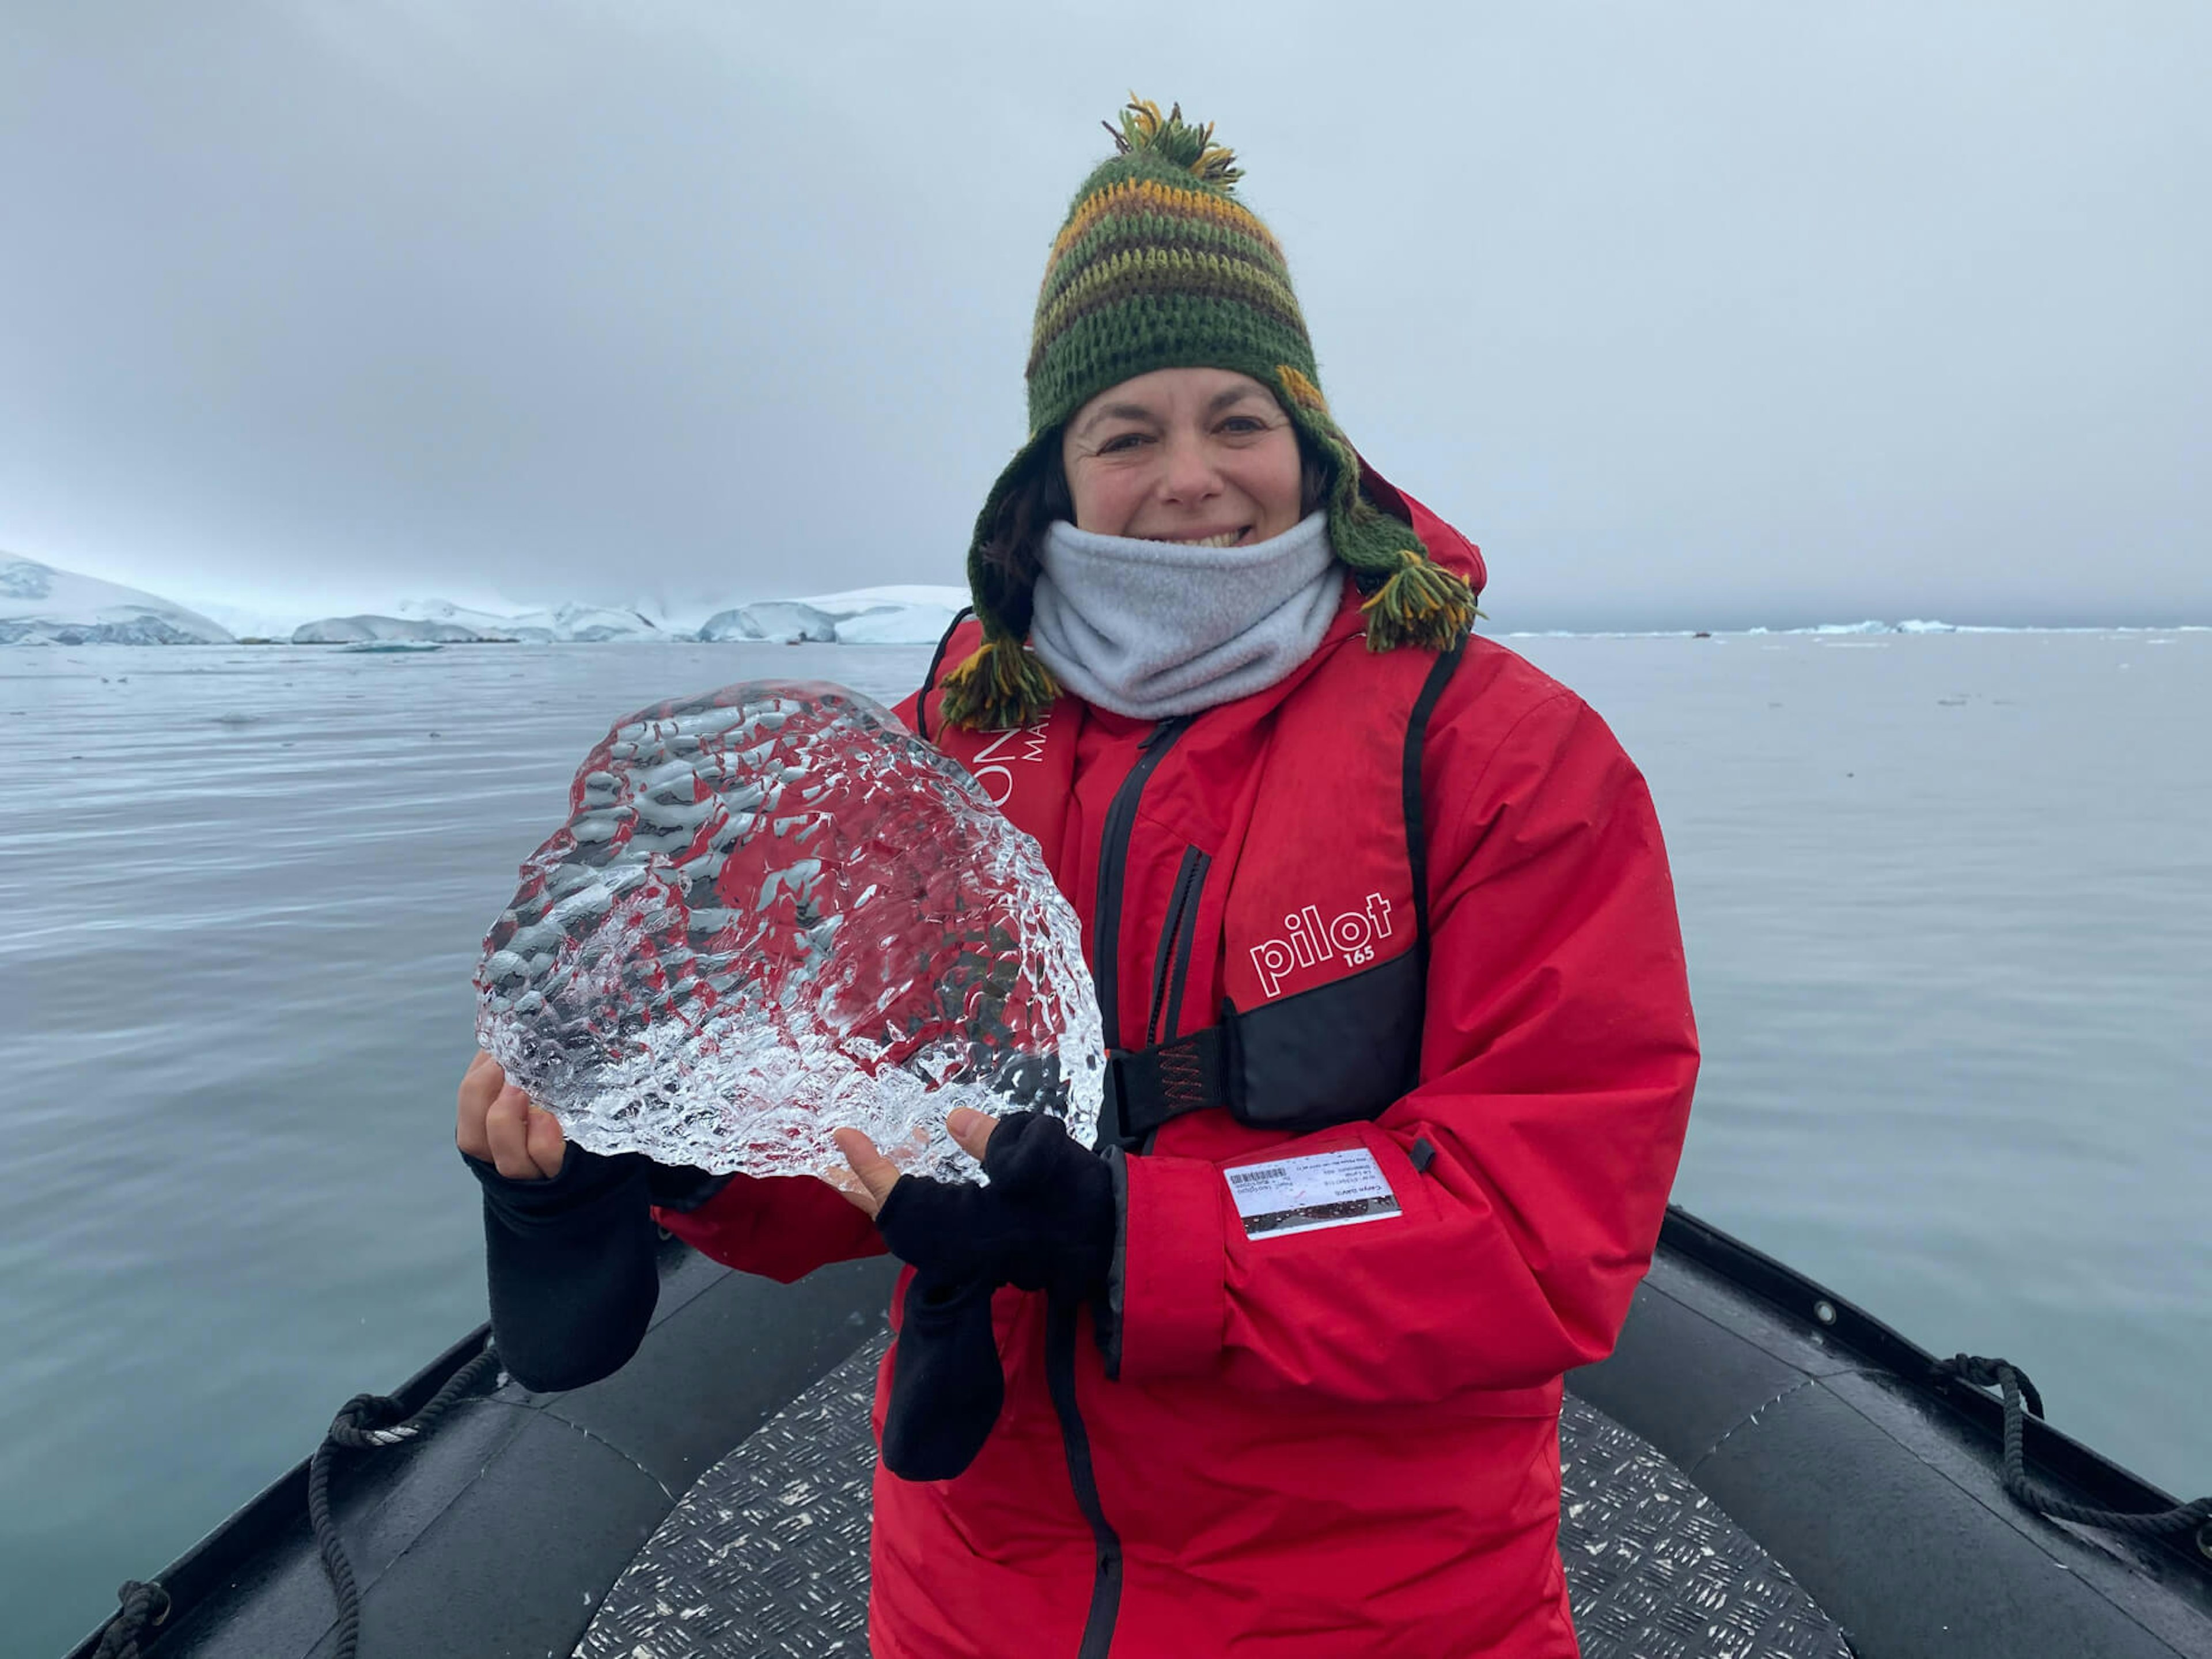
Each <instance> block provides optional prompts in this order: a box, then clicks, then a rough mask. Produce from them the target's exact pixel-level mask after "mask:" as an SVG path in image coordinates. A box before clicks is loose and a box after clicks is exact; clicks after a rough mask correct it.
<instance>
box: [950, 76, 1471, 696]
mask: <svg viewBox="0 0 2212 1659" xmlns="http://www.w3.org/2000/svg"><path fill="white" fill-rule="evenodd" d="M1107 130H1108V131H1109V132H1111V133H1112V134H1113V136H1114V143H1115V149H1116V151H1117V154H1115V155H1114V156H1112V157H1111V158H1110V159H1109V160H1108V161H1104V162H1103V163H1102V164H1101V165H1100V166H1099V167H1097V168H1096V169H1095V170H1094V171H1093V172H1092V173H1091V176H1090V177H1089V178H1088V179H1085V180H1084V181H1083V187H1082V188H1081V189H1080V190H1079V191H1076V193H1075V200H1074V202H1073V204H1072V205H1071V206H1070V207H1069V209H1068V210H1067V218H1066V222H1064V223H1063V224H1062V225H1061V226H1060V234H1059V235H1058V236H1057V237H1055V238H1054V241H1053V245H1052V252H1051V255H1050V257H1049V258H1048V259H1047V261H1046V263H1045V272H1044V283H1043V285H1042V288H1041V289H1039V290H1038V294H1037V311H1036V330H1035V332H1034V335H1033V337H1032V339H1031V343H1030V361H1029V402H1030V436H1029V441H1028V442H1027V443H1026V444H1024V446H1023V447H1022V448H1021V449H1020V450H1019V451H1018V453H1016V455H1015V456H1014V459H1013V460H1012V462H1011V463H1010V464H1009V465H1007V467H1006V471H1004V472H1002V473H1000V476H999V481H998V483H995V484H994V485H993V486H992V489H991V494H990V495H989V497H988V499H987V500H986V501H985V502H984V503H983V510H982V512H981V513H980V514H979V515H978V516H977V518H976V521H975V538H974V540H973V541H972V542H971V543H970V544H969V553H968V580H969V587H970V589H971V591H972V592H973V594H974V596H975V614H976V616H977V617H978V618H979V619H980V620H981V623H982V625H983V645H982V648H981V650H979V651H977V652H976V653H975V655H973V656H971V657H970V658H969V659H968V660H967V661H966V662H963V663H962V664H960V665H958V666H957V667H956V668H955V669H953V670H952V671H951V672H950V673H949V674H947V675H946V676H945V703H944V708H945V718H946V719H947V720H951V721H952V722H953V723H954V724H956V725H960V726H982V727H986V728H989V729H1002V728H1006V727H1009V726H1023V725H1026V724H1028V723H1029V722H1030V720H1034V719H1036V717H1037V716H1038V715H1040V714H1042V713H1043V712H1044V710H1045V708H1047V707H1048V706H1049V704H1050V703H1051V702H1052V700H1053V698H1054V696H1057V695H1058V688H1057V687H1055V686H1054V684H1053V680H1052V676H1051V675H1050V674H1049V673H1048V672H1047V671H1046V669H1045V667H1044V665H1042V663H1040V662H1039V661H1037V659H1036V657H1035V656H1034V655H1032V654H1031V653H1029V652H1028V651H1026V650H1024V648H1023V646H1024V640H1025V639H1026V637H1027V635H1028V633H1029V623H1030V595H1029V592H1027V590H1026V589H1017V588H1015V587H1014V586H1012V583H1011V582H1010V581H1009V580H1008V579H1007V578H1006V576H1005V575H1004V574H1003V573H1001V572H1000V571H998V570H996V569H995V568H991V567H989V566H987V564H986V563H985V562H984V561H983V558H982V550H983V547H984V544H985V543H986V541H987V538H988V537H989V535H990V533H991V530H992V527H993V525H994V521H995V520H996V518H997V516H998V513H999V510H1000V505H1001V503H1002V502H1003V501H1004V500H1005V498H1006V494H1007V492H1008V491H1009V490H1010V489H1012V488H1014V486H1015V485H1016V483H1018V481H1019V480H1020V479H1022V478H1023V477H1025V476H1026V475H1027V473H1028V471H1029V469H1030V466H1031V465H1033V464H1034V463H1035V462H1036V459H1037V457H1038V455H1039V453H1040V452H1041V451H1042V449H1043V447H1045V446H1046V445H1048V444H1056V443H1058V442H1059V441H1060V428H1062V427H1063V426H1065V425H1066V422H1067V420H1068V418H1069V417H1070V416H1073V414H1074V413H1075V412H1076V411H1077V410H1079V409H1081V408H1082V407H1083V405H1084V404H1086V403H1088V402H1089V401H1090V400H1091V398H1095V397H1097V395H1098V394H1099V393H1100V392H1103V391H1105V390H1106V389H1107V388H1108V387H1109V386H1119V385H1120V384H1121V382H1122V381H1124V380H1133V379H1134V378H1135V377H1136V376H1138V375H1139V374H1151V373H1152V371H1153V370H1154V369H1160V368H1225V369H1231V370H1233V371H1235V372H1236V373H1237V374H1248V375H1249V376H1250V377H1251V378H1252V379H1254V380H1257V381H1259V382H1260V383H1261V385H1262V386H1267V387H1268V388H1269V389H1270V390H1272V391H1273V392H1274V394H1275V397H1276V398H1277V400H1278V401H1279V403H1281V404H1282V406H1283V409H1284V410H1285V413H1287V414H1288V415H1289V416H1290V418H1291V423H1292V425H1294V426H1295V427H1296V428H1297V430H1298V433H1299V435H1300V437H1301V438H1302V439H1303V440H1304V443H1305V445H1306V447H1307V448H1308V451H1309V453H1310V454H1312V455H1315V456H1317V457H1318V458H1320V459H1322V462H1323V463H1324V464H1325V465H1326V468H1327V471H1328V482H1327V483H1326V485H1325V492H1324V498H1323V499H1324V501H1325V504H1326V506H1327V507H1328V533H1329V544H1330V545H1331V547H1333V548H1334V550H1335V553H1336V556H1337V557H1338V558H1339V559H1340V560H1341V561H1342V562H1344V563H1345V564H1346V565H1348V566H1350V567H1351V568H1352V572H1353V573H1354V574H1355V576H1356V577H1357V578H1358V582H1359V586H1360V589H1361V591H1362V592H1364V593H1365V594H1366V595H1367V599H1366V605H1365V609H1366V611H1367V643H1368V647H1369V648H1370V650H1376V651H1388V650H1391V649H1393V648H1395V647H1398V646H1401V645H1419V646H1423V647H1427V648H1429V649H1431V650H1443V649H1449V647H1451V646H1453V645H1455V644H1457V643H1458V642H1459V641H1461V640H1462V639H1464V638H1465V637H1466V636H1467V633H1468V629H1469V628H1470V627H1472V626H1473V623H1474V615H1475V611H1474V592H1473V590H1472V589H1471V588H1469V587H1468V584H1467V583H1466V581H1465V580H1462V578H1461V577H1460V576H1458V575H1457V574H1455V573H1453V572H1451V571H1449V570H1446V569H1444V568H1442V567H1441V566H1438V565H1437V564H1434V563H1432V562H1431V561H1430V559H1429V556H1428V551H1427V550H1426V549H1425V548H1424V547H1423V546H1422V545H1421V541H1420V538H1419V537H1418V536H1416V535H1415V534H1414V533H1413V529H1412V527H1411V526H1408V525H1407V524H1406V523H1404V522H1403V521H1402V520H1399V519H1395V518H1393V517H1391V516H1390V515H1389V514H1388V513H1384V512H1383V510H1382V509H1381V508H1379V507H1376V506H1375V504H1374V503H1373V502H1371V501H1369V500H1368V499H1367V497H1366V496H1365V495H1364V494H1362V493H1361V491H1360V489H1359V463H1358V458H1357V457H1356V456H1355V455H1354V454H1353V453H1352V445H1351V443H1350V442H1349V441H1347V440H1346V437H1345V435H1344V434H1343V433H1342V432H1341V431H1340V430H1339V429H1338V428H1337V424H1336V422H1335V421H1334V419H1333V418H1332V417H1331V416H1330V415H1329V412H1328V402H1327V400H1326V399H1324V398H1322V392H1321V376H1320V371H1319V370H1318V369H1317V368H1316V366H1315V363H1314V354H1313V342H1312V341H1311V340H1310V339H1309V338H1308V337H1307V336H1306V325H1305V319H1304V315H1303V314H1302V313H1300V312H1299V310H1298V301H1297V295H1296V294H1294V293H1293V292H1292V291H1291V274H1290V270H1289V268H1288V267H1287V266H1286V265H1285V263H1284V260H1283V250H1282V248H1281V246H1279V244H1278V243H1277V242H1276V240H1275V239H1274V236H1273V234H1271V233H1270V232H1269V231H1268V229H1267V226H1266V225H1265V224H1263V223H1262V222H1261V220H1260V217H1259V216H1258V215H1257V214H1255V213H1254V212H1253V211H1252V210H1250V209H1249V208H1248V207H1246V206H1245V205H1244V204H1243V203H1242V202H1240V201H1238V200H1237V195H1236V189H1237V179H1240V178H1242V177H1243V173H1242V172H1241V170H1240V169H1239V168H1238V167H1237V165H1236V157H1235V155H1233V154H1232V153H1231V151H1229V150H1227V149H1223V148H1221V147H1220V146H1219V145H1217V144H1216V143H1213V128H1212V125H1211V124H1208V125H1206V126H1202V127H1200V126H1193V125H1189V124H1188V122H1186V121H1185V120H1184V119H1183V118H1182V106H1180V105H1178V106H1175V107H1174V108H1172V109H1170V111H1169V112H1168V113H1167V114H1166V115H1164V116H1163V115H1162V114H1161V113H1160V111H1159V106H1158V105H1157V104H1152V103H1147V102H1146V101H1144V100H1141V99H1137V98H1134V97H1133V98H1132V99H1131V101H1130V103H1129V105H1128V106H1127V108H1126V109H1124V110H1123V111H1122V112H1121V125H1120V126H1119V128H1118V130H1117V129H1115V127H1113V126H1111V125H1109V127H1108V129H1107Z"/></svg>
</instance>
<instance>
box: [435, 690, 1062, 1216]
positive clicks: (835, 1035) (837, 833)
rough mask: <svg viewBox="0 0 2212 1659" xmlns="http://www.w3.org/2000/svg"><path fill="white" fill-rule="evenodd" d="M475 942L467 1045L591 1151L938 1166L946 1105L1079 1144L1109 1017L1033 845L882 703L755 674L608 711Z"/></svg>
mask: <svg viewBox="0 0 2212 1659" xmlns="http://www.w3.org/2000/svg"><path fill="white" fill-rule="evenodd" d="M568 806H569V817H568V822H567V823H565V824H564V825H563V826H562V828H561V829H558V830H556V831H555V833H554V834H553V835H552V836H550V837H548V838H547V839H546V840H545V842H544V843H542V844H541V845H540V846H539V847H538V849H537V851H535V852H534V853H532V854H531V855H530V857H529V858H528V859H527V860H526V861H525V862H524V864H523V866H522V884H521V886H520V889H519V890H517V892H516V893H515V896H514V897H513V901H512V902H510V903H509V904H508V905H507V908H506V909H505V910H504V911H502V912H501V915H500V916H499V918H498V919H497V921H495V922H494V923H493V925H492V927H491V928H490V930H489V933H487V935H486V936H485V939H484V945H483V955H482V957H481V958H480V959H479V961H478V963H477V972H476V977H475V984H476V989H477V1042H478V1043H479V1044H480V1045H481V1046H482V1047H483V1048H484V1049H485V1050H486V1051H487V1052H488V1053H489V1054H491V1055H492V1056H493V1057H494V1058H495V1059H496V1060H498V1061H499V1062H500V1064H501V1066H503V1067H504V1068H505V1069H506V1071H507V1074H508V1076H509V1077H511V1078H513V1079H514V1080H515V1081H516V1082H518V1083H520V1084H521V1085H522V1086H523V1087H524V1088H526V1090H528V1091H529V1092H530V1094H531V1096H532V1097H533V1098H534V1099H536V1100H538V1102H539V1103H542V1104H543V1105H544V1106H545V1107H546V1108H547V1109H549V1110H550V1111H551V1112H552V1113H553V1114H554V1115H556V1116H557V1117H558V1118H559V1119H560V1120H561V1121H562V1125H563V1127H564V1128H565V1130H566V1132H567V1133H568V1135H569V1136H570V1137H571V1138H572V1139H574V1140H575V1141H576V1143H577V1144H578V1145H579V1146H584V1147H586V1148H588V1149H590V1150H591V1151H593V1152H644V1153H646V1154H647V1155H648V1156H649V1157H651V1158H653V1159H654V1160H655V1161H656V1162H659V1163H661V1164H690V1165H694V1166H696V1167H697V1168H701V1169H705V1170H714V1171H716V1172H718V1173H728V1172H731V1171H741V1172H744V1173H745V1174H749V1175H816V1176H825V1177H831V1178H834V1177H836V1176H837V1175H838V1174H839V1172H841V1171H842V1170H843V1169H844V1167H845V1165H844V1159H843V1158H842V1155H841V1154H840V1153H839V1152H838V1151H837V1149H836V1145H835V1143H834V1142H833V1141H832V1140H831V1139H830V1132H831V1131H832V1130H833V1129H836V1128H838V1127H843V1126H847V1125H850V1126H852V1127H855V1128H859V1129H861V1130H863V1131H865V1132H866V1133H867V1135H868V1137H869V1138H870V1139H872V1140H873V1141H874V1142H875V1143H876V1144H877V1145H878V1146H881V1147H882V1148H884V1152H885V1153H886V1154H887V1155H888V1156H889V1157H890V1158H892V1160H893V1161H894V1162H896V1163H897V1164H901V1165H902V1167H904V1168H907V1169H910V1170H918V1171H921V1172H923V1173H928V1174H937V1173H940V1172H949V1171H951V1170H955V1169H957V1168H958V1167H960V1164H961V1160H963V1158H965V1156H966V1155H965V1154H964V1153H963V1152H960V1151H959V1149H958V1148H957V1146H955V1145H954V1144H953V1142H952V1140H951V1137H950V1136H949V1135H948V1134H947V1133H945V1114H946V1113H947V1112H948V1111H950V1110H951V1109H952V1108H953V1107H955V1106H962V1105H965V1106H973V1107H976V1108H978V1109H982V1110H986V1111H991V1112H1003V1111H1006V1110H1009V1109H1017V1108H1028V1109H1035V1110H1041V1111H1048V1112H1051V1113H1053V1114H1054V1115H1058V1116H1060V1117H1061V1118H1062V1119H1063V1120H1065V1121H1066V1124H1067V1127H1068V1130H1069V1133H1071V1134H1073V1135H1074V1136H1075V1137H1076V1139H1079V1141H1081V1142H1083V1143H1085V1144H1086V1145H1087V1144H1089V1142H1090V1141H1091V1139H1092V1138H1093V1136H1094V1135H1095V1133H1096V1132H1097V1116H1098V1108H1099V1103H1100V1099H1101V1096H1102V1093H1103V1081H1104V1076H1105V1049H1104V1030H1103V1024H1102V1022H1101V1020H1100V1018H1099V1014H1098V1006H1097V1000H1096V996H1095V993H1094V992H1093V990H1092V987H1091V975H1090V973H1089V971H1088V969H1086V968H1085V965H1084V958H1083V948H1082V928H1081V926H1080V924H1079V922H1078V921H1077V919H1076V915H1075V913H1074V910H1073V908H1071V907H1070V906H1069V904H1068V902H1067V901H1066V898H1065V897H1064V896H1061V894H1060V890H1059V889H1058V888H1057V887H1056V886H1054V884H1053V881H1052V878H1051V877H1050V876H1049V875H1048V873H1047V872H1046V870H1045V866H1044V861H1043V858H1042V854H1040V853H1039V851H1038V848H1037V844H1036V842H1034V841H1032V840H1031V839H1030V837H1029V836H1025V835H1024V834H1023V833H1022V832H1021V831H1020V830H1018V829H1015V828H1014V826H1013V825H1012V824H1011V823H1008V822H1007V821H1006V818H1005V817H1002V816H1000V813H999V811H997V809H996V808H995V807H994V806H993V805H992V804H991V802H990V800H989V798H988V797H987V796H986V795H985V794H984V793H983V791H982V790H981V787H979V786H978V785H977V784H976V782H975V780H974V779H973V778H972V777H970V776H969V775H968V773H967V772H966V771H965V770H964V769H962V768H961V767H960V766H959V764H958V763H956V762H954V761H952V760H951V759H950V758H948V757H945V756H944V755H941V754H939V752H938V751H937V750H934V749H933V748H931V747H930V746H929V745H927V744H924V743H922V742H921V741H920V740H919V739H917V738H914V737H913V736H911V735H910V734H909V733H908V732H907V731H906V729H905V728H904V727H903V726H901V725H900V724H899V722H898V720H897V719H896V717H895V716H893V715H892V714H890V712H889V711H888V710H886V709H884V708H882V707H880V706H879V705H878V704H877V703H875V702H872V701H871V700H870V699H868V698H867V697H865V696H861V695H860V693H858V692H856V691H851V690H847V689H845V688H844V687H842V686H840V685H833V684H828V683H826V682H822V681H795V682H794V681H762V682H754V683H750V684H739V685H731V686H725V687H723V688H722V689H721V690H717V691H711V692H708V693H705V694H703V695H701V696H695V697H687V698H682V699H676V700H671V701H670V702H662V703H658V704H655V705H654V706H653V707H652V708H645V709H641V710H640V711H639V712H638V713H636V714H632V715H630V716H629V717H628V718H627V719H625V720H621V721H619V722H617V724H616V726H614V728H613V729H612V730H611V731H610V732H608V733H607V735H606V737H605V738H604V739H603V740H602V741H601V742H600V743H599V745H598V746H597V747H596V748H594V749H593V750H592V752H591V753H590V754H589V755H588V756H586V757H585V760H584V763H583V764H582V766H581V767H580V769H578V771H577V773H576V776H575V781H574V784H573V785H572V786H571V787H570V789H569V796H568Z"/></svg>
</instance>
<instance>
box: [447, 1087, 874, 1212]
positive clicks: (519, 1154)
mask: <svg viewBox="0 0 2212 1659" xmlns="http://www.w3.org/2000/svg"><path fill="white" fill-rule="evenodd" d="M859 1139H860V1140H861V1142H862V1143H863V1144H864V1145H865V1144H866V1139H867V1137H866V1136H865V1135H862V1136H860V1137H859ZM453 1144H454V1145H455V1146H459V1148H460V1149H461V1150H462V1151H463V1152H466V1153H467V1154H468V1155H469V1156H470V1157H471V1158H482V1159H483V1161H484V1162H485V1163H487V1164H490V1165H492V1167H493V1168H495V1169H496V1170H498V1171H499V1172H500V1173H501V1175H503V1176H507V1178H508V1179H510V1180H513V1181H550V1180H551V1179H552V1178H553V1177H554V1176H557V1175H559V1174H560V1173H561V1161H562V1158H565V1157H566V1156H567V1154H568V1139H567V1137H565V1136H564V1135H562V1133H561V1120H560V1119H559V1118H557V1117H555V1116H554V1115H553V1114H552V1113H550V1112H549V1111H547V1110H546V1109H544V1107H542V1106H538V1105H537V1104H535V1103H532V1100H531V1098H530V1097H529V1096H528V1095H526V1094H525V1093H523V1091H521V1089H520V1088H519V1087H518V1086H517V1085H514V1084H512V1083H509V1082H508V1081H507V1073H505V1072H504V1071H502V1070H501V1069H500V1064H499V1062H498V1061H497V1060H494V1059H493V1058H492V1057H491V1056H490V1055H489V1054H486V1053H484V1052H483V1050H482V1049H481V1048H479V1049H478V1050H477V1057H476V1058H475V1059H474V1060H471V1061H470V1062H469V1069H468V1071H467V1072H466V1073H464V1074H463V1076H462V1078H461V1091H460V1100H459V1114H458V1116H457V1121H455V1124H454V1127H453ZM841 1145H842V1143H841ZM869 1150H870V1151H871V1152H872V1151H874V1150H875V1149H874V1148H873V1147H870V1148H869ZM895 1173H896V1172H895ZM884 1190H885V1191H886V1192H888V1191H889V1190H890V1188H889V1187H886V1188H884ZM871 1213H873V1212H871Z"/></svg>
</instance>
